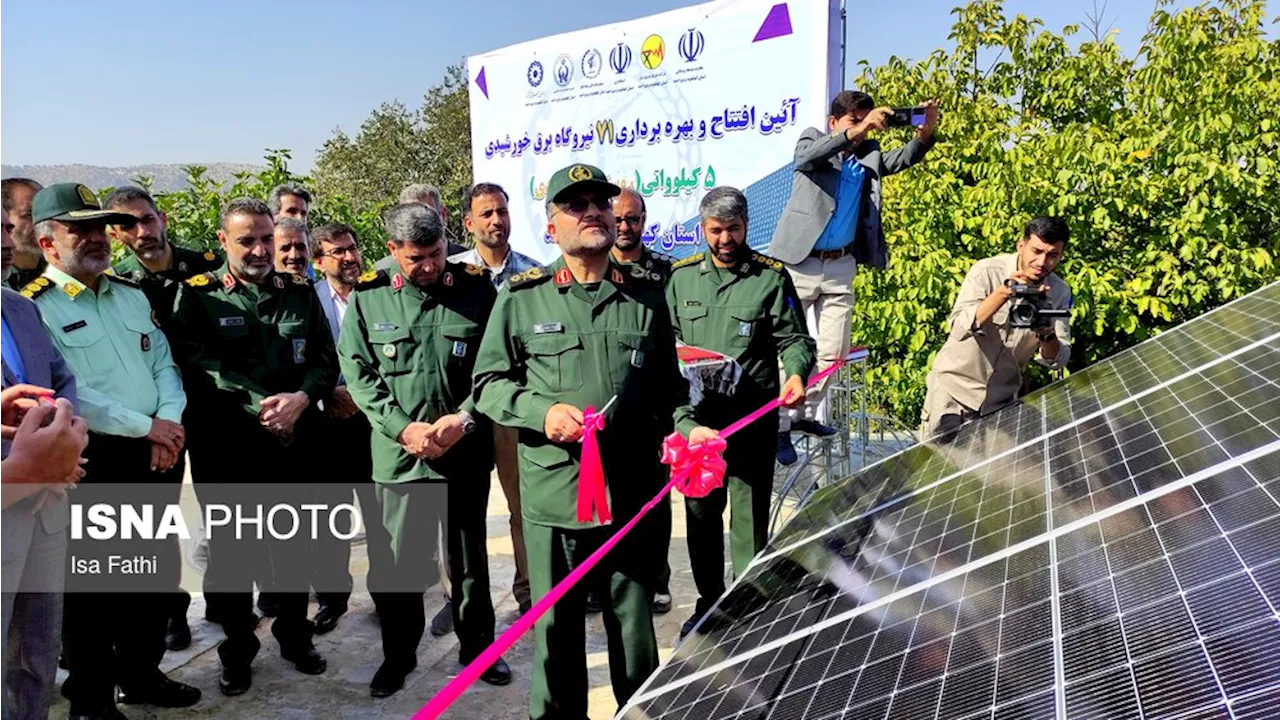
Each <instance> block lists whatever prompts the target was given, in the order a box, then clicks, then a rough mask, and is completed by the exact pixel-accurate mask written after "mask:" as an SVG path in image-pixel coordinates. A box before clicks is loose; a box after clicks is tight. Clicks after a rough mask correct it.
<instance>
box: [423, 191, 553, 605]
mask: <svg viewBox="0 0 1280 720" xmlns="http://www.w3.org/2000/svg"><path fill="white" fill-rule="evenodd" d="M462 210H463V212H464V213H465V214H464V215H463V217H462V226H463V227H465V228H466V229H467V232H469V233H471V234H472V235H473V236H475V239H476V246H475V248H473V249H471V250H468V251H466V252H464V253H458V254H456V255H451V256H450V257H449V259H450V260H453V261H454V262H465V263H471V264H472V265H479V266H480V267H483V268H486V269H487V270H488V271H489V274H490V277H491V279H492V280H493V287H494V288H495V289H497V288H500V287H502V285H503V284H504V283H506V281H507V279H508V278H510V277H512V276H513V275H516V274H518V273H522V272H524V271H525V270H530V269H532V268H536V267H542V263H540V262H538V261H537V260H534V259H533V258H531V257H529V256H528V255H524V254H522V253H518V252H516V251H515V250H513V249H511V243H510V237H511V214H510V212H509V211H508V210H507V191H506V190H503V189H502V186H500V185H495V184H493V183H477V184H475V185H473V186H471V187H470V188H469V189H468V190H467V192H466V194H464V195H463V196H462ZM493 441H494V449H495V456H494V459H495V460H496V464H497V466H498V482H499V484H501V485H502V494H503V495H505V496H506V497H507V506H508V507H509V508H511V544H512V546H513V547H514V550H515V555H516V576H515V579H514V580H513V581H512V589H511V592H512V594H513V595H515V597H516V602H517V603H519V605H520V612H521V613H524V612H526V611H527V610H528V609H529V607H530V605H531V595H530V593H529V568H528V561H527V555H526V554H525V549H524V524H523V522H522V521H521V516H520V470H519V469H518V467H517V462H518V461H517V457H518V456H517V453H516V431H515V430H514V429H512V428H509V427H504V426H502V425H498V424H497V423H494V426H493ZM442 554H443V553H442ZM441 576H442V577H443V574H442V575H441Z"/></svg>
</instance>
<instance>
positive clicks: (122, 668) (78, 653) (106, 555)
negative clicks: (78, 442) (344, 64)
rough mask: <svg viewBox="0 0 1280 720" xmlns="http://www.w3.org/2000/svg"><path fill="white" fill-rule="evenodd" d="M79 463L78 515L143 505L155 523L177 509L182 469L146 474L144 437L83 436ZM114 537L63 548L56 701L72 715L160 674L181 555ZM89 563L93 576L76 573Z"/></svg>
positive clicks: (170, 543) (167, 542)
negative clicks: (97, 508) (128, 565)
mask: <svg viewBox="0 0 1280 720" xmlns="http://www.w3.org/2000/svg"><path fill="white" fill-rule="evenodd" d="M84 457H85V459H87V460H88V461H89V462H88V464H87V465H86V466H85V472H86V474H85V477H84V479H83V480H82V481H81V483H80V486H79V487H78V488H76V489H75V490H73V491H72V495H71V501H72V502H73V503H75V504H78V505H81V506H82V508H86V509H87V508H88V507H90V506H92V505H96V504H107V505H113V506H115V507H117V508H119V507H120V506H122V505H131V506H133V507H134V508H138V509H141V508H142V507H143V506H145V505H151V506H152V507H153V509H154V510H155V512H156V513H157V523H158V517H159V514H160V513H161V512H162V511H163V507H164V506H166V505H170V504H175V505H176V504H177V502H178V497H179V495H180V494H181V492H182V476H183V471H184V463H183V462H181V461H179V462H178V464H177V465H176V466H174V467H173V468H172V469H171V470H169V471H167V472H163V473H158V472H152V471H151V442H150V441H148V440H146V439H145V438H124V437H119V436H112V435H100V434H97V433H90V438H89V445H88V446H87V447H86V448H85V451H84ZM86 515H87V513H86ZM121 515H122V513H121V512H117V513H116V517H117V518H120V517H121ZM121 535H122V533H121V532H119V531H118V532H117V533H116V536H115V539H107V540H95V539H92V538H91V537H89V535H88V534H87V533H86V534H85V537H84V538H83V539H81V540H71V541H70V544H69V546H68V552H67V557H68V563H69V565H68V576H67V592H66V595H65V598H64V606H63V613H64V614H63V632H62V637H63V645H64V648H63V651H64V655H65V657H66V660H67V665H68V668H69V670H70V675H69V677H68V678H67V681H66V682H65V683H64V684H63V695H64V696H66V697H67V699H68V700H69V701H70V702H71V708H70V713H71V714H72V715H79V714H89V713H95V712H102V711H103V710H104V709H105V708H108V707H111V706H112V705H113V704H114V692H115V687H116V686H117V685H120V686H123V687H125V688H129V687H138V686H140V685H145V684H149V683H151V682H154V681H155V680H156V679H157V676H158V675H159V674H160V670H159V664H160V660H161V658H162V657H163V656H164V651H165V646H164V634H165V627H166V623H167V620H168V617H169V614H170V613H169V606H170V604H171V603H172V598H173V596H174V595H175V594H176V590H177V587H178V582H179V580H180V578H181V562H182V560H181V553H180V552H179V551H178V546H177V543H176V542H174V540H173V538H170V539H157V540H122V539H119V538H120V536H121ZM112 557H116V558H122V559H124V560H126V561H129V560H132V559H134V558H145V559H146V560H148V561H151V562H153V563H154V564H153V565H151V566H146V565H145V564H142V563H132V567H133V569H135V570H137V572H136V573H135V572H130V573H123V572H121V567H122V565H120V564H112V560H111V558H112ZM77 560H78V561H79V562H78V563H77ZM90 560H97V561H98V562H99V567H100V569H101V573H99V574H86V573H85V572H84V571H83V568H84V563H86V562H88V561H90Z"/></svg>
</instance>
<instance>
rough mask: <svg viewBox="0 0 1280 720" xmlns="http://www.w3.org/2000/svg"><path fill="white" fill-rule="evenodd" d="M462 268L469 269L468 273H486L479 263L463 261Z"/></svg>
mask: <svg viewBox="0 0 1280 720" xmlns="http://www.w3.org/2000/svg"><path fill="white" fill-rule="evenodd" d="M462 268H463V269H464V270H466V271H467V274H468V275H483V274H484V268H482V267H480V266H479V265H472V264H471V263H462Z"/></svg>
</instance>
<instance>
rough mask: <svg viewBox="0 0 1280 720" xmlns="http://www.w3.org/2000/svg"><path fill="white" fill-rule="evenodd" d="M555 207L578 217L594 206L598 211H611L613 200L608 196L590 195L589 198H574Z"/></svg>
mask: <svg viewBox="0 0 1280 720" xmlns="http://www.w3.org/2000/svg"><path fill="white" fill-rule="evenodd" d="M556 205H557V206H558V207H559V208H560V209H562V210H568V211H569V212H571V213H573V214H575V215H579V214H582V213H584V212H586V211H587V207H588V206H591V205H595V206H596V208H597V209H599V210H612V209H613V198H611V197H609V196H608V195H592V196H591V197H576V198H574V199H572V200H569V201H567V202H559V203H556Z"/></svg>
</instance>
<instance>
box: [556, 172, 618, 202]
mask: <svg viewBox="0 0 1280 720" xmlns="http://www.w3.org/2000/svg"><path fill="white" fill-rule="evenodd" d="M588 186H590V187H592V188H595V189H598V190H602V191H604V192H605V193H608V195H609V197H614V196H615V195H617V194H618V193H620V192H622V188H620V187H618V186H617V185H614V184H613V183H611V182H609V178H607V177H605V175H604V171H603V170H601V169H600V168H598V167H596V166H594V165H586V164H584V163H575V164H573V165H570V166H569V167H564V168H560V169H559V170H557V171H556V174H555V175H552V176H551V181H550V182H548V183H547V199H548V200H550V201H551V202H561V200H562V198H563V197H564V195H565V194H566V193H568V192H569V191H570V190H580V189H583V188H586V187H588Z"/></svg>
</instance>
